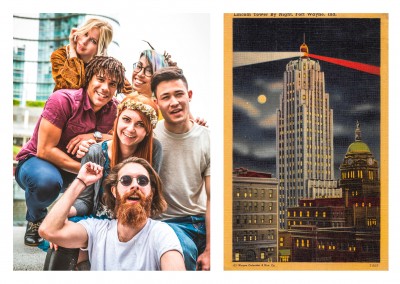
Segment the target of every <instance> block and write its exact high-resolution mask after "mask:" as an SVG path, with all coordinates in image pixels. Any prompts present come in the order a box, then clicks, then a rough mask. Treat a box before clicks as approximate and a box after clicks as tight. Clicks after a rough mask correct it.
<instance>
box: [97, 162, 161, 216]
mask: <svg viewBox="0 0 400 284" xmlns="http://www.w3.org/2000/svg"><path fill="white" fill-rule="evenodd" d="M129 163H136V164H140V165H142V166H143V167H144V168H145V169H146V170H147V172H148V173H149V177H150V185H151V191H152V193H153V201H152V203H151V213H150V217H154V216H157V215H159V214H160V213H162V212H164V211H165V209H167V202H166V201H165V199H164V196H163V190H164V186H163V184H162V182H161V179H160V177H159V176H158V174H157V172H156V171H155V170H154V169H153V168H152V167H151V166H150V164H149V163H148V162H147V161H146V160H145V159H142V158H137V157H130V158H127V159H125V160H123V161H122V162H121V163H119V164H117V165H116V166H115V167H113V168H111V171H110V174H109V175H108V176H107V177H106V178H105V179H104V181H103V189H104V194H103V203H104V204H105V205H106V206H107V208H108V209H110V210H111V211H112V212H114V210H115V201H116V199H115V197H114V195H113V194H112V192H111V187H113V186H115V187H117V185H118V172H119V171H120V169H121V168H122V167H123V166H125V165H126V164H129ZM115 215H116V212H114V216H115Z"/></svg>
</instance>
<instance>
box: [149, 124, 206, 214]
mask: <svg viewBox="0 0 400 284" xmlns="http://www.w3.org/2000/svg"><path fill="white" fill-rule="evenodd" d="M164 122H165V120H161V121H159V122H158V123H157V127H156V128H155V129H154V132H155V134H156V137H157V139H158V140H159V141H160V142H161V145H162V149H163V159H162V162H161V168H160V172H159V174H160V178H161V180H162V182H163V184H164V198H165V200H166V201H167V203H168V208H167V210H166V211H165V212H163V213H162V214H161V215H160V216H157V218H156V219H162V220H165V219H169V218H175V217H184V216H193V215H205V213H206V202H207V195H206V191H205V188H204V178H205V177H206V176H209V175H210V130H209V129H208V128H207V127H204V126H200V125H198V124H197V123H194V124H193V126H192V128H191V129H190V130H189V131H188V132H186V133H183V134H175V133H172V132H169V131H168V130H167V129H166V128H165V125H164Z"/></svg>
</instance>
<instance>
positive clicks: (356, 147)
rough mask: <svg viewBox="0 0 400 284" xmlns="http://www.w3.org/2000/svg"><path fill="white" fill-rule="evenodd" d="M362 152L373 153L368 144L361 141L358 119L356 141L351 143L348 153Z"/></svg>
mask: <svg viewBox="0 0 400 284" xmlns="http://www.w3.org/2000/svg"><path fill="white" fill-rule="evenodd" d="M361 153H371V150H370V149H369V147H368V145H367V144H365V143H364V142H362V141H361V129H360V123H359V122H358V121H357V127H356V131H355V141H354V142H353V143H351V144H350V146H349V148H347V153H346V154H361Z"/></svg>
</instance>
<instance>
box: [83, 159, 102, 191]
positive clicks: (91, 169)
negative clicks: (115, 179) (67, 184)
mask: <svg viewBox="0 0 400 284" xmlns="http://www.w3.org/2000/svg"><path fill="white" fill-rule="evenodd" d="M102 176H103V167H102V166H99V165H98V164H96V163H92V162H87V163H86V164H84V165H83V166H82V167H81V169H80V170H79V173H78V175H77V178H79V179H80V180H82V181H83V182H84V183H85V184H86V186H89V185H91V184H93V183H95V182H96V181H98V180H99V179H101V177H102Z"/></svg>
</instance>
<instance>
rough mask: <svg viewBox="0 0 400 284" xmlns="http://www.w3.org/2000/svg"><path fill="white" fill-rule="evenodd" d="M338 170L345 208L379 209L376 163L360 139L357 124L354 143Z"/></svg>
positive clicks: (378, 183)
mask: <svg viewBox="0 0 400 284" xmlns="http://www.w3.org/2000/svg"><path fill="white" fill-rule="evenodd" d="M339 169H340V174H341V180H340V186H341V187H342V188H343V197H344V199H345V206H346V207H352V206H355V207H373V206H374V207H379V205H380V202H379V199H380V182H379V166H378V161H377V160H375V158H374V155H373V154H372V152H371V150H370V149H369V147H368V145H367V144H366V143H364V142H363V141H362V139H361V129H360V123H359V122H357V126H356V130H355V141H354V142H353V143H351V144H350V146H349V147H348V149H347V153H346V155H345V157H344V160H343V163H342V164H341V165H340V167H339Z"/></svg>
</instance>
